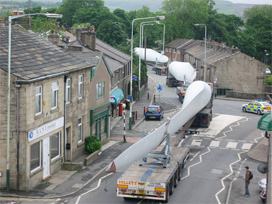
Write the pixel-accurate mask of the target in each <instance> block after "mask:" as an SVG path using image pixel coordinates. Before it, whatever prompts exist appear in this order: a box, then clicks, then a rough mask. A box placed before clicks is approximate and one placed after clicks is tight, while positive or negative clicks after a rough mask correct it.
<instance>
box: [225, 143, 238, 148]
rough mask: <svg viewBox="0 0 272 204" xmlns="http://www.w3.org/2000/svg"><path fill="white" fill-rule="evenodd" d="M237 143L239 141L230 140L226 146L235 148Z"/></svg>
mask: <svg viewBox="0 0 272 204" xmlns="http://www.w3.org/2000/svg"><path fill="white" fill-rule="evenodd" d="M237 144H238V143H237V142H228V144H227V146H226V148H231V149H235V148H236V146H237Z"/></svg>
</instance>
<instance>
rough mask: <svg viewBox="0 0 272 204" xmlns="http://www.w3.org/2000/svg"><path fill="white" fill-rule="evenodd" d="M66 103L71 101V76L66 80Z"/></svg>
mask: <svg viewBox="0 0 272 204" xmlns="http://www.w3.org/2000/svg"><path fill="white" fill-rule="evenodd" d="M65 101H66V104H67V103H70V102H71V78H68V79H67V80H66V94H65Z"/></svg>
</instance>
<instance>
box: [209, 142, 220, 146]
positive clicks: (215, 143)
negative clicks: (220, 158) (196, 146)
mask: <svg viewBox="0 0 272 204" xmlns="http://www.w3.org/2000/svg"><path fill="white" fill-rule="evenodd" d="M219 144H220V141H212V142H211V144H210V147H219Z"/></svg>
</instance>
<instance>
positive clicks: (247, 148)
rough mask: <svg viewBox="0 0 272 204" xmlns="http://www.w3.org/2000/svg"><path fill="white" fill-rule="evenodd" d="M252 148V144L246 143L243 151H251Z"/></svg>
mask: <svg viewBox="0 0 272 204" xmlns="http://www.w3.org/2000/svg"><path fill="white" fill-rule="evenodd" d="M251 146H252V144H251V143H244V144H243V146H242V149H243V150H250V148H251Z"/></svg>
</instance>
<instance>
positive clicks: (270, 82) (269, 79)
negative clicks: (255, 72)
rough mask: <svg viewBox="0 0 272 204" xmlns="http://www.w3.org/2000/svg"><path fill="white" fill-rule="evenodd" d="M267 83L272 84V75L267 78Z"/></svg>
mask: <svg viewBox="0 0 272 204" xmlns="http://www.w3.org/2000/svg"><path fill="white" fill-rule="evenodd" d="M265 85H268V86H271V85H272V76H270V77H267V78H266V80H265Z"/></svg>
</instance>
